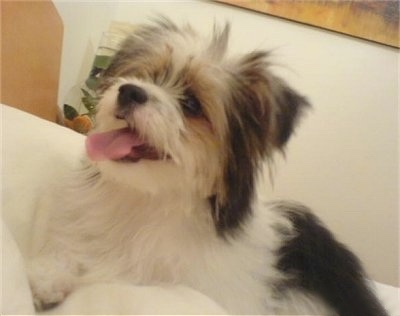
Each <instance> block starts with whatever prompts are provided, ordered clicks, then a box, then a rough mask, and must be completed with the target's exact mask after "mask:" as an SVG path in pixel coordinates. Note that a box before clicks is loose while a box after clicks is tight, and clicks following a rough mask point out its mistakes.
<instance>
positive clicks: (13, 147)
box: [1, 106, 400, 316]
mask: <svg viewBox="0 0 400 316" xmlns="http://www.w3.org/2000/svg"><path fill="white" fill-rule="evenodd" d="M1 114H2V142H1V146H2V148H1V150H2V174H1V177H2V193H3V194H2V218H3V221H4V223H3V224H2V234H1V236H2V293H1V294H2V295H1V297H2V305H1V314H2V315H5V314H25V315H32V314H34V313H35V312H34V308H33V302H32V296H31V292H30V289H29V285H28V280H27V276H26V271H25V260H24V258H26V257H27V255H28V252H29V240H30V239H31V237H32V234H31V228H32V223H33V221H34V220H37V218H36V216H35V201H36V200H37V197H38V196H39V195H40V194H41V193H42V192H43V191H44V190H46V187H47V186H48V185H49V184H50V183H51V182H52V181H57V179H59V175H60V174H62V173H63V172H65V171H68V170H69V169H70V168H72V167H73V166H74V164H76V163H77V162H78V161H79V157H80V155H81V153H82V151H83V142H84V137H83V136H81V135H79V134H76V133H74V132H72V131H70V130H67V129H66V128H63V127H61V126H58V125H56V124H52V123H50V122H47V121H44V120H41V119H39V118H37V117H35V116H32V115H29V114H26V113H24V112H21V111H18V110H15V109H12V108H9V107H6V106H2V107H1ZM374 286H375V287H376V289H377V293H378V295H379V296H380V297H381V299H382V301H383V302H384V304H385V306H386V307H387V309H388V310H389V311H390V315H391V316H400V306H399V289H398V288H394V287H391V286H387V285H383V284H379V283H376V282H375V283H374ZM48 313H51V314H69V315H71V314H225V312H224V310H223V309H222V308H221V307H219V306H218V305H217V304H216V303H215V302H213V301H212V300H211V299H210V298H208V297H206V296H205V295H203V294H201V293H199V292H196V291H194V290H192V289H189V288H187V287H183V286H168V287H150V286H148V287H145V286H133V285H131V284H124V283H99V284H93V285H90V286H87V287H84V288H81V289H79V290H77V291H75V292H74V293H73V294H71V295H70V296H69V297H68V298H67V300H66V301H65V302H64V303H63V304H61V305H60V306H59V307H57V308H56V309H53V310H51V311H50V312H48Z"/></svg>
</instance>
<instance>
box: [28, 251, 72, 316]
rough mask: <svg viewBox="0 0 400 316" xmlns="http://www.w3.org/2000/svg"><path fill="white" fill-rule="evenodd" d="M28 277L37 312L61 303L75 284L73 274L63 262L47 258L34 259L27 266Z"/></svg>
mask: <svg viewBox="0 0 400 316" xmlns="http://www.w3.org/2000/svg"><path fill="white" fill-rule="evenodd" d="M28 275H29V281H30V286H31V290H32V296H33V301H34V304H35V307H36V309H37V310H45V309H49V308H52V307H54V306H56V305H58V304H59V303H61V302H62V301H63V300H64V299H65V297H66V296H67V295H68V294H69V293H70V292H71V291H72V290H73V288H74V287H75V283H76V276H75V274H74V273H73V272H72V271H71V269H69V267H68V266H67V265H66V264H65V262H60V261H58V260H55V259H53V258H48V257H42V258H38V259H35V260H34V261H33V262H32V263H31V264H30V266H29V269H28Z"/></svg>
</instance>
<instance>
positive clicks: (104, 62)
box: [93, 55, 112, 69]
mask: <svg viewBox="0 0 400 316" xmlns="http://www.w3.org/2000/svg"><path fill="white" fill-rule="evenodd" d="M111 59H112V56H105V55H96V56H95V57H94V61H93V65H94V66H95V67H97V68H100V69H107V67H108V66H109V65H110V63H111Z"/></svg>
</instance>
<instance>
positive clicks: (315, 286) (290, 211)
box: [277, 204, 388, 316]
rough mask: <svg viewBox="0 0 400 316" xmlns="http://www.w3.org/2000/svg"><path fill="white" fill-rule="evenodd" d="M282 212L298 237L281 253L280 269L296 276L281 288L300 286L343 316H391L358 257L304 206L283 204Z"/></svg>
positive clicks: (289, 242)
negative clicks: (375, 291) (374, 291)
mask: <svg viewBox="0 0 400 316" xmlns="http://www.w3.org/2000/svg"><path fill="white" fill-rule="evenodd" d="M279 209H280V210H281V211H282V212H283V214H284V216H285V217H287V218H288V219H289V220H290V221H291V222H292V223H293V227H294V230H295V233H296V234H297V235H296V236H295V237H294V238H292V239H290V240H289V241H288V242H287V243H286V244H285V245H284V246H282V247H281V249H279V251H278V256H279V261H278V264H277V268H278V269H279V270H281V271H282V272H284V273H286V274H288V275H290V276H292V277H293V278H290V281H288V283H285V284H282V285H281V286H282V287H279V286H278V288H280V289H281V290H284V288H285V287H287V286H289V287H297V288H300V289H301V290H305V291H308V292H309V293H312V294H314V295H317V296H319V297H321V298H322V299H323V300H324V301H325V302H326V303H327V304H328V305H330V306H331V307H332V308H333V309H334V310H336V311H337V313H338V314H339V315H340V316H387V315H388V314H387V313H386V311H385V309H384V308H383V307H382V305H381V304H380V303H379V301H378V300H377V298H376V297H375V295H374V294H373V293H372V292H371V290H370V289H369V288H368V286H367V284H366V278H365V273H364V270H363V268H362V266H361V264H360V262H359V260H358V258H357V257H356V256H355V255H354V254H353V253H352V252H351V251H349V250H348V249H347V248H346V247H345V246H344V245H342V244H340V243H339V242H337V241H336V240H335V238H334V236H333V235H332V234H331V233H330V232H329V231H328V230H327V229H326V228H325V227H324V226H323V225H322V224H321V222H320V221H319V220H318V218H317V217H316V216H315V215H313V214H312V213H311V212H310V211H309V210H308V209H306V208H305V207H303V206H295V205H285V204H282V205H281V206H280V207H279ZM281 233H282V234H283V235H287V234H288V232H284V231H281ZM284 237H288V236H284Z"/></svg>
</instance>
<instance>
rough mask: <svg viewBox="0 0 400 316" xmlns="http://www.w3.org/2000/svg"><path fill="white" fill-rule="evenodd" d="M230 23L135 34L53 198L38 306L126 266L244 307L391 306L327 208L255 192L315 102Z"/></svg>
mask: <svg viewBox="0 0 400 316" xmlns="http://www.w3.org/2000/svg"><path fill="white" fill-rule="evenodd" d="M228 36H229V26H226V27H225V28H223V29H218V28H215V29H214V33H213V36H212V37H211V38H203V37H201V36H200V35H198V34H197V33H196V32H195V31H194V30H193V29H192V28H191V27H190V26H184V27H182V28H179V27H178V26H176V25H175V24H174V23H172V22H171V21H169V20H167V19H160V20H159V21H158V22H157V23H156V24H154V25H147V26H143V27H141V28H139V29H138V30H137V31H136V32H135V33H134V34H132V35H131V36H130V37H128V38H127V39H126V41H125V42H124V43H123V44H122V46H121V49H120V51H119V52H118V53H117V54H116V56H115V57H114V60H113V62H112V63H111V66H110V67H109V68H108V69H107V71H106V72H105V73H104V74H103V76H102V83H101V86H100V93H101V100H100V102H99V105H98V108H99V111H98V114H97V117H96V128H95V130H94V131H93V132H92V134H91V135H89V137H88V138H87V143H86V145H87V156H88V158H87V159H85V160H84V162H83V163H82V166H81V168H80V169H79V170H77V171H76V173H74V174H71V175H70V177H69V178H68V179H66V181H64V182H63V185H62V187H60V188H55V192H53V193H52V194H51V195H50V196H47V197H45V198H44V200H43V202H42V204H43V205H42V209H44V210H47V211H51V212H50V214H49V221H48V225H47V229H46V230H44V231H45V232H46V233H45V234H44V235H43V236H41V237H40V238H39V239H38V240H40V241H41V242H40V243H37V244H36V246H35V248H34V249H36V253H35V255H34V259H33V261H32V265H31V273H30V278H31V286H32V289H33V292H34V296H35V300H36V303H37V307H38V308H43V307H48V306H52V305H54V304H58V303H60V302H61V301H62V300H63V299H64V298H65V297H66V296H67V295H68V294H69V293H70V292H71V291H73V290H74V289H75V288H76V287H79V286H80V285H82V284H87V283H93V282H101V281H107V280H118V279H121V280H124V281H129V282H132V283H133V284H137V285H143V284H146V285H151V284H153V285H157V284H165V283H168V284H171V283H172V284H183V285H186V286H189V287H192V288H193V289H196V290H198V291H200V292H202V293H204V294H206V295H207V296H209V297H210V298H212V299H214V300H215V301H216V302H217V303H219V304H220V305H221V306H222V307H224V308H225V309H226V310H227V311H228V312H229V313H233V314H270V315H271V314H288V313H297V314H313V313H314V314H323V315H340V316H350V315H351V316H367V315H371V316H372V315H375V316H378V315H380V316H384V315H386V313H385V311H384V310H383V308H382V307H381V306H380V304H379V303H378V301H377V300H376V299H375V298H374V296H373V294H372V293H371V292H370V291H369V289H368V287H367V285H366V284H365V281H364V274H363V271H362V269H361V267H360V264H359V263H358V261H357V259H356V258H355V257H354V255H352V254H351V253H350V252H349V251H348V250H347V249H346V248H345V247H344V246H342V245H341V244H339V243H338V242H336V241H335V239H334V238H333V237H332V235H331V234H330V233H329V232H328V231H327V230H326V229H325V228H324V227H323V226H322V224H321V223H320V222H319V221H318V220H317V219H316V218H315V216H314V215H311V213H310V212H309V211H308V210H306V209H305V208H304V207H302V206H299V205H295V204H292V203H288V202H281V203H273V204H262V203H261V202H259V201H257V199H256V198H255V186H256V179H257V176H258V174H259V172H260V169H261V167H262V164H263V163H264V162H266V161H267V162H268V161H269V160H271V159H272V155H273V152H274V151H283V149H284V146H285V144H286V143H287V141H288V140H289V138H290V136H291V134H293V131H294V129H295V127H296V125H297V123H298V121H299V119H300V118H301V116H302V114H303V113H304V112H305V110H306V109H307V108H308V107H309V105H308V103H307V100H306V99H305V98H304V97H302V96H301V95H299V94H298V93H297V92H296V91H294V90H293V89H291V88H290V87H288V86H287V85H286V83H285V82H284V81H282V80H281V79H279V78H277V77H275V76H274V75H273V74H272V73H271V72H270V69H269V62H268V53H266V52H263V51H253V52H251V53H249V54H247V55H244V56H238V57H235V56H229V55H228V54H227V45H228ZM66 197H68V199H67V200H66ZM38 231H39V230H38ZM40 231H42V230H40Z"/></svg>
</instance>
